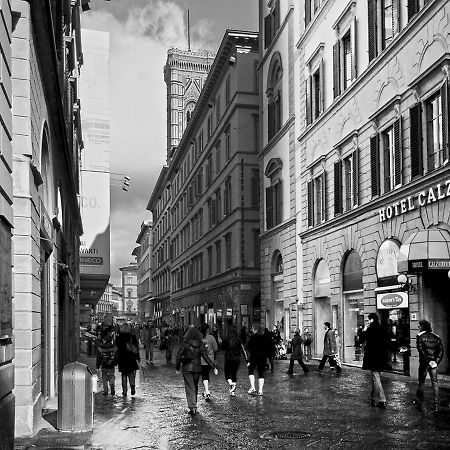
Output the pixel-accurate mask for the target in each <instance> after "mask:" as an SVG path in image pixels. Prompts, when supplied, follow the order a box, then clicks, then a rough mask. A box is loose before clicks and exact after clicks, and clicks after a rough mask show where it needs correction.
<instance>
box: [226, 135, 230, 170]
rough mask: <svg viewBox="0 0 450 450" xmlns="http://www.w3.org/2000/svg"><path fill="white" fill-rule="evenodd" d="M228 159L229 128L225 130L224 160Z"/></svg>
mask: <svg viewBox="0 0 450 450" xmlns="http://www.w3.org/2000/svg"><path fill="white" fill-rule="evenodd" d="M229 160H230V128H228V129H227V130H226V131H225V161H227V162H228V161H229Z"/></svg>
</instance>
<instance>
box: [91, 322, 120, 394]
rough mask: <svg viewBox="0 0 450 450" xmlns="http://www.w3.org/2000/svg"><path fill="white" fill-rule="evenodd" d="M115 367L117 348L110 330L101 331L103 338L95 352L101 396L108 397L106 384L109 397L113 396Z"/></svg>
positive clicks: (114, 391) (114, 390)
mask: <svg viewBox="0 0 450 450" xmlns="http://www.w3.org/2000/svg"><path fill="white" fill-rule="evenodd" d="M116 365H117V347H116V346H115V345H114V335H113V330H112V328H106V329H105V330H104V331H103V338H102V340H101V343H100V346H99V348H98V351H97V360H96V367H97V370H99V369H101V371H102V384H103V395H105V396H106V395H108V384H109V387H110V389H111V395H115V393H116V388H115V381H116V380H115V377H114V370H115V369H114V368H115V367H116Z"/></svg>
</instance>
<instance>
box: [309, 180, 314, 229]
mask: <svg viewBox="0 0 450 450" xmlns="http://www.w3.org/2000/svg"><path fill="white" fill-rule="evenodd" d="M313 225H314V187H313V182H312V181H308V227H312V226H313Z"/></svg>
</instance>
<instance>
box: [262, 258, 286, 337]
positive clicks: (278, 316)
mask: <svg viewBox="0 0 450 450" xmlns="http://www.w3.org/2000/svg"><path fill="white" fill-rule="evenodd" d="M272 299H273V305H274V309H273V311H274V315H273V323H271V321H270V319H271V318H270V315H269V317H267V312H268V311H266V327H272V326H273V325H277V327H278V329H279V330H280V333H281V337H282V338H283V339H285V337H286V325H288V324H289V317H288V318H287V319H286V317H285V315H286V313H285V307H284V275H283V257H282V255H281V253H280V252H277V253H276V254H275V255H274V259H273V265H272ZM269 314H270V312H269ZM287 315H289V309H288V310H287Z"/></svg>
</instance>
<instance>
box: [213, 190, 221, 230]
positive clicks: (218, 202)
mask: <svg viewBox="0 0 450 450" xmlns="http://www.w3.org/2000/svg"><path fill="white" fill-rule="evenodd" d="M221 210H222V193H221V191H220V189H217V191H216V211H215V212H216V223H219V222H220V220H221V218H222V216H221V212H222V211H221Z"/></svg>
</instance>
